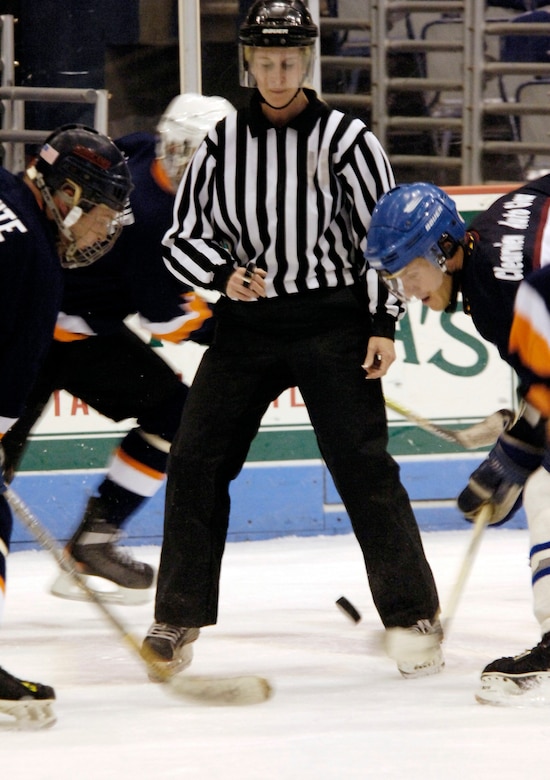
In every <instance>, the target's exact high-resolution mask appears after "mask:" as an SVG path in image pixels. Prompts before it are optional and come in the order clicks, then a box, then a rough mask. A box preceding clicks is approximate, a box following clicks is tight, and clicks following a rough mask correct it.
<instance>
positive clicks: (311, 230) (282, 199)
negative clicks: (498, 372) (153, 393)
mask: <svg viewBox="0 0 550 780" xmlns="http://www.w3.org/2000/svg"><path fill="white" fill-rule="evenodd" d="M306 94H307V96H308V99H309V105H308V106H307V107H306V109H305V110H304V111H303V112H302V113H301V114H299V115H298V116H297V117H295V118H294V119H293V120H292V121H291V122H290V123H289V124H288V125H286V126H285V127H282V128H275V127H274V126H273V125H271V123H269V122H268V120H267V119H265V117H264V115H263V113H262V111H261V108H260V102H259V99H258V95H257V94H256V95H255V96H254V97H253V99H252V101H251V104H250V107H249V108H247V109H244V110H241V111H238V112H235V113H232V114H230V115H229V116H228V117H226V119H224V120H223V121H222V122H220V123H219V124H218V125H217V127H216V128H215V129H214V130H213V131H212V132H210V134H209V136H208V137H207V138H206V140H205V141H204V142H203V143H202V144H201V146H200V147H199V148H198V149H197V151H196V152H195V155H194V156H193V158H192V160H191V162H190V164H189V166H188V168H187V170H186V173H185V175H184V178H183V180H182V182H181V184H180V187H179V190H178V195H177V198H176V203H175V207H174V222H173V225H172V227H171V228H170V230H169V231H168V232H167V233H166V236H165V237H164V240H163V245H164V247H165V249H164V256H165V262H166V265H167V267H168V268H169V270H170V271H171V272H172V273H173V274H174V275H175V276H176V277H177V278H178V279H180V280H181V281H183V282H185V283H186V284H190V285H192V286H194V287H203V288H206V289H211V290H218V291H223V290H224V289H225V284H226V282H227V279H228V277H229V276H230V275H231V273H233V271H234V270H235V268H236V267H237V266H238V265H246V263H248V262H249V261H251V260H252V261H254V262H255V263H256V264H257V265H258V267H260V268H264V269H266V270H267V278H266V283H267V297H268V298H271V297H275V296H284V295H289V294H292V293H296V292H305V291H306V290H314V289H319V288H329V287H334V288H335V287H344V286H347V285H350V284H352V283H353V282H354V280H356V279H357V277H358V276H361V274H362V272H363V271H364V257H363V256H364V251H365V248H366V240H367V239H366V237H367V230H368V226H369V224H370V218H371V213H372V210H373V208H374V205H375V203H376V201H377V200H378V199H379V197H380V196H381V195H382V194H383V193H384V192H386V191H387V190H388V189H390V188H391V187H392V186H393V185H394V178H393V172H392V170H391V167H390V164H389V162H388V159H387V157H386V155H385V153H384V151H383V149H382V147H381V146H380V143H379V142H378V140H377V139H376V137H375V136H374V135H373V134H372V133H371V132H369V131H368V129H367V127H366V126H365V124H364V123H363V122H362V121H361V120H359V119H354V118H352V117H349V116H347V115H345V114H343V113H342V112H340V111H336V110H332V109H330V108H329V107H328V106H327V105H326V104H325V103H323V102H322V101H320V100H318V99H317V97H316V96H315V93H314V92H312V91H310V90H306ZM367 283H368V289H369V300H370V309H371V313H372V314H373V315H374V314H376V313H379V314H382V312H383V313H384V314H386V315H387V314H390V315H391V317H393V318H395V319H397V318H399V316H401V314H402V312H403V309H402V307H401V306H400V305H399V304H398V302H397V301H396V300H395V299H394V298H393V297H392V296H388V293H387V291H386V290H385V289H384V288H382V287H381V286H380V285H379V282H378V277H377V275H376V273H375V272H374V271H370V272H369V274H368V278H367Z"/></svg>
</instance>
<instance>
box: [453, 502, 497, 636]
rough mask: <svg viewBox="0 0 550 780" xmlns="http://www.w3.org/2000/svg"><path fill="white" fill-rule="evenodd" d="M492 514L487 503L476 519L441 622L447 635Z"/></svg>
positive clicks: (490, 507) (491, 509)
mask: <svg viewBox="0 0 550 780" xmlns="http://www.w3.org/2000/svg"><path fill="white" fill-rule="evenodd" d="M492 514H493V508H492V506H491V504H485V505H484V506H482V507H481V509H480V510H479V512H478V515H477V517H476V519H475V521H474V529H473V532H472V535H471V537H470V543H469V544H468V547H467V549H466V554H465V555H464V560H463V561H462V565H461V567H460V570H459V572H458V576H457V578H456V581H455V583H454V585H453V588H452V590H451V593H450V596H449V598H448V601H447V605H446V609H445V611H444V612H443V616H442V621H441V623H442V626H443V631H444V633H445V635H447V634H448V633H449V629H450V625H451V622H452V620H453V619H454V616H455V613H456V608H457V606H458V602H459V601H460V598H461V596H462V594H463V592H464V588H465V586H466V582H467V580H468V577H469V576H470V572H471V570H472V566H473V565H474V561H475V559H476V555H477V552H478V550H479V546H480V544H481V539H482V537H483V531H484V530H485V528H486V526H488V525H489V523H490V522H491V516H492Z"/></svg>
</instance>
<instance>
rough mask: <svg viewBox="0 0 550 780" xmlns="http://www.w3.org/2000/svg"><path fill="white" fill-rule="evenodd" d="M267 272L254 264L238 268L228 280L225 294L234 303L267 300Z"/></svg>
mask: <svg viewBox="0 0 550 780" xmlns="http://www.w3.org/2000/svg"><path fill="white" fill-rule="evenodd" d="M266 276H267V271H264V270H263V268H256V266H255V265H254V264H253V263H249V264H248V265H247V266H244V267H242V268H237V270H236V271H235V272H234V273H232V274H231V276H230V277H229V279H228V282H227V286H226V288H225V292H226V295H227V297H228V298H232V299H233V300H234V301H255V300H257V299H258V298H265V295H266V291H265V277H266Z"/></svg>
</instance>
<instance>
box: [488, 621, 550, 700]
mask: <svg viewBox="0 0 550 780" xmlns="http://www.w3.org/2000/svg"><path fill="white" fill-rule="evenodd" d="M476 699H477V701H478V702H479V703H480V704H494V705H499V706H516V707H524V706H526V705H535V706H536V705H542V704H550V632H549V633H548V634H545V635H544V636H543V638H542V640H541V641H540V642H539V643H538V645H536V647H533V649H532V650H526V651H525V652H524V653H521V654H520V655H516V656H514V657H507V658H498V659H497V660H496V661H493V662H492V663H490V664H488V665H487V666H486V667H485V669H484V670H483V672H482V673H481V688H480V690H479V691H478V692H477V693H476Z"/></svg>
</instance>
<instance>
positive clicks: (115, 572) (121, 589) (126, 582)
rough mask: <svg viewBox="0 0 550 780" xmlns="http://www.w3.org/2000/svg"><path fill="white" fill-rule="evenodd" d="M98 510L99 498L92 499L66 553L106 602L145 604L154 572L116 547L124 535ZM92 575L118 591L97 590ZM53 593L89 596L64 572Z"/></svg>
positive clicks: (66, 596)
mask: <svg viewBox="0 0 550 780" xmlns="http://www.w3.org/2000/svg"><path fill="white" fill-rule="evenodd" d="M98 507H99V501H98V499H95V498H91V499H90V501H89V502H88V507H87V509H86V514H85V515H84V519H83V521H82V523H81V524H80V526H79V527H78V529H77V531H76V532H75V534H74V535H73V537H72V539H71V540H70V541H69V543H68V545H67V552H68V553H69V554H70V555H71V556H72V557H73V559H74V561H75V563H76V564H77V568H78V571H79V573H80V574H81V575H83V576H84V577H85V578H86V585H87V586H88V587H89V588H91V589H92V590H94V592H96V593H97V595H98V596H100V597H101V599H102V600H103V601H105V602H110V603H121V604H134V605H135V604H144V603H145V602H147V601H149V600H150V598H151V595H152V592H151V586H152V584H153V579H154V570H153V569H152V568H151V566H149V565H148V564H147V563H142V562H140V561H135V560H134V559H133V558H132V557H131V556H130V555H128V554H127V553H126V552H123V551H122V550H121V549H120V548H119V547H117V546H116V543H117V542H118V541H119V539H120V537H121V536H122V534H121V531H120V530H119V529H118V528H116V527H115V526H113V525H111V524H110V523H108V522H107V521H106V520H103V519H102V518H100V517H98V514H99V512H98ZM92 576H93V577H100V578H102V579H103V580H105V581H107V582H110V583H114V584H115V585H116V586H118V587H117V588H116V589H115V590H113V589H112V588H111V589H110V590H107V589H100V588H96V587H94V585H95V584H96V582H97V581H95V582H94V583H93V584H91V583H90V581H89V577H92ZM102 584H105V583H102ZM51 592H52V593H53V594H54V595H55V596H60V597H61V598H68V599H76V600H78V601H87V600H88V599H87V596H86V593H85V592H84V591H83V590H82V589H81V588H79V587H78V584H77V583H76V582H75V581H74V579H72V578H71V577H70V575H68V574H67V573H64V572H62V573H61V574H60V575H59V576H58V578H57V579H56V581H55V582H54V584H53V585H52V588H51Z"/></svg>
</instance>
